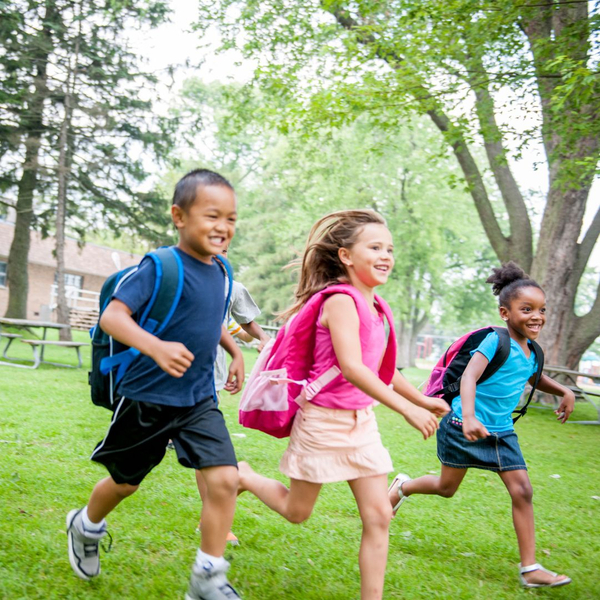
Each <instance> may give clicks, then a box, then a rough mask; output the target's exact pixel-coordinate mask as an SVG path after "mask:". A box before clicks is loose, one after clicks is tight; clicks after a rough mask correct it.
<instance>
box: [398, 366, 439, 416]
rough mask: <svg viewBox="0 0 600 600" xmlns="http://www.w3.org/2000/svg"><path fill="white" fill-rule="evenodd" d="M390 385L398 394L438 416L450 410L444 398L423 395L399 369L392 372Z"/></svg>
mask: <svg viewBox="0 0 600 600" xmlns="http://www.w3.org/2000/svg"><path fill="white" fill-rule="evenodd" d="M392 385H393V386H394V391H395V392H396V393H397V394H400V395H401V396H402V397H404V398H406V399H407V400H408V401H409V402H412V403H413V404H416V405H417V406H421V407H423V408H426V409H427V410H428V411H430V412H432V413H433V414H434V415H436V416H438V417H443V416H444V415H445V414H446V413H449V412H450V406H449V405H448V403H447V402H446V401H445V400H444V399H442V398H431V397H430V396H425V394H422V393H421V392H420V391H419V390H418V389H417V388H416V387H415V386H414V385H413V384H412V383H411V382H410V381H408V379H406V377H404V375H402V373H400V371H396V372H395V373H394V377H393V378H392Z"/></svg>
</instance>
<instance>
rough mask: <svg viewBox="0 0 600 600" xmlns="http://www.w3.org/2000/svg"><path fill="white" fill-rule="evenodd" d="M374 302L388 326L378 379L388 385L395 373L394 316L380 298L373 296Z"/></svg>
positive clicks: (395, 342) (396, 345) (395, 343)
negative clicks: (375, 301)
mask: <svg viewBox="0 0 600 600" xmlns="http://www.w3.org/2000/svg"><path fill="white" fill-rule="evenodd" d="M375 300H377V304H378V305H379V306H380V307H381V310H382V312H383V314H384V315H385V318H386V319H387V322H388V325H389V334H388V339H387V345H386V348H385V353H384V355H383V359H382V361H381V366H380V367H379V378H380V379H381V380H382V381H384V382H385V383H389V382H390V381H392V378H393V377H394V373H395V372H396V352H397V347H398V344H397V341H396V328H395V326H394V315H393V314H392V309H391V308H390V306H389V304H388V303H387V302H386V301H385V300H384V299H383V298H382V297H381V296H378V295H377V294H375Z"/></svg>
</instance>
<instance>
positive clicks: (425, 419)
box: [402, 403, 439, 440]
mask: <svg viewBox="0 0 600 600" xmlns="http://www.w3.org/2000/svg"><path fill="white" fill-rule="evenodd" d="M402 416H403V417H404V418H405V419H406V421H407V423H408V424H409V425H412V426H413V427H414V428H415V429H418V430H419V431H420V432H421V433H422V434H423V439H424V440H426V439H427V438H428V437H429V436H431V435H433V434H434V433H435V432H436V430H437V428H438V427H439V425H438V422H437V419H436V418H435V417H434V416H433V415H432V414H431V413H430V412H429V411H428V410H426V409H425V408H421V407H420V406H415V405H414V404H408V403H407V406H406V410H405V411H404V412H403V413H402Z"/></svg>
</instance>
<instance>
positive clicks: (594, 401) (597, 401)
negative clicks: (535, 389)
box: [544, 365, 600, 425]
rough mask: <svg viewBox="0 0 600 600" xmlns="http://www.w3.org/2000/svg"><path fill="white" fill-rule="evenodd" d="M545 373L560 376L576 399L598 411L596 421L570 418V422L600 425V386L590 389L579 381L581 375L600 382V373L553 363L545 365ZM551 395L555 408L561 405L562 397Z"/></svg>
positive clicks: (554, 377) (555, 376) (550, 375)
mask: <svg viewBox="0 0 600 600" xmlns="http://www.w3.org/2000/svg"><path fill="white" fill-rule="evenodd" d="M544 373H545V374H546V375H548V377H552V378H553V379H557V378H558V379H559V381H561V383H562V384H563V385H564V386H565V387H568V388H569V389H570V390H571V391H572V392H573V393H574V394H575V400H576V401H577V400H579V401H583V402H588V403H589V404H591V405H592V406H593V407H594V408H595V409H596V412H597V413H598V418H597V420H596V421H570V420H569V423H579V424H580V425H600V387H598V391H588V390H586V389H584V388H583V387H581V386H580V385H579V384H578V382H577V380H578V378H579V377H585V378H588V379H591V380H592V381H593V382H594V383H595V384H598V383H600V375H594V374H593V373H584V372H582V371H574V370H573V369H567V368H566V367H561V366H553V365H545V366H544ZM549 396H550V397H552V398H554V407H555V408H556V407H557V406H559V405H560V401H561V398H560V397H558V396H553V395H552V394H549Z"/></svg>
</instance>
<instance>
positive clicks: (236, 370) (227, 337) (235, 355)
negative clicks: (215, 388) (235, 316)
mask: <svg viewBox="0 0 600 600" xmlns="http://www.w3.org/2000/svg"><path fill="white" fill-rule="evenodd" d="M219 344H221V346H222V347H223V348H224V349H225V350H226V352H227V353H228V354H229V356H231V364H230V365H229V374H228V376H227V383H225V386H224V389H225V390H227V391H228V392H229V393H230V394H237V393H238V392H239V391H240V390H241V389H242V385H243V383H244V377H245V373H244V356H243V354H242V351H241V350H240V348H239V346H238V345H237V344H236V343H235V340H234V339H233V337H232V336H231V334H230V333H229V332H228V331H227V327H225V325H223V326H222V327H221V340H220V341H219Z"/></svg>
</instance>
